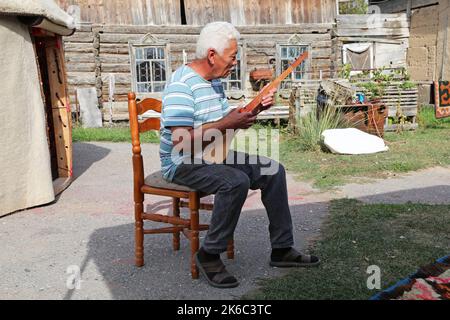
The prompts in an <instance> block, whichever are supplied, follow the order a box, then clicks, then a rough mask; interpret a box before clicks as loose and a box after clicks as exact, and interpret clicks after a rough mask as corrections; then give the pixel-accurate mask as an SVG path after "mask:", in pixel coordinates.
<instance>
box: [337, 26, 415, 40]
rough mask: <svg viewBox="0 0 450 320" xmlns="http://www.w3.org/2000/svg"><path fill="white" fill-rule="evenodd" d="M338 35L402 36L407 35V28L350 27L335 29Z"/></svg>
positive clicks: (405, 36)
mask: <svg viewBox="0 0 450 320" xmlns="http://www.w3.org/2000/svg"><path fill="white" fill-rule="evenodd" d="M337 36H338V37H361V36H365V37H369V36H370V37H373V36H397V37H402V38H407V37H409V29H408V28H395V29H392V28H377V29H363V28H352V29H343V28H339V29H337Z"/></svg>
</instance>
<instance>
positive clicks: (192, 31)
mask: <svg viewBox="0 0 450 320" xmlns="http://www.w3.org/2000/svg"><path fill="white" fill-rule="evenodd" d="M332 28H333V25H332V24H330V23H325V24H320V23H310V24H291V25H285V24H283V25H259V26H250V25H249V26H237V27H236V29H237V30H238V31H239V32H240V33H241V34H249V33H259V34H261V33H267V34H278V33H313V32H315V33H327V32H329V30H330V29H332ZM201 29H202V26H189V25H186V26H151V25H150V26H136V25H121V26H118V25H116V26H114V25H105V26H103V27H101V28H98V29H94V31H102V32H103V33H104V34H108V33H130V34H133V33H143V34H146V33H152V34H155V35H157V34H187V35H198V34H200V31H201Z"/></svg>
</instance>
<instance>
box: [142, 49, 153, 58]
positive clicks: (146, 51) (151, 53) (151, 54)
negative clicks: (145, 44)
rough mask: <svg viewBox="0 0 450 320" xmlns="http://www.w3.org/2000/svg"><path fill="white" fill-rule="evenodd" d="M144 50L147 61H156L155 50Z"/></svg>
mask: <svg viewBox="0 0 450 320" xmlns="http://www.w3.org/2000/svg"><path fill="white" fill-rule="evenodd" d="M144 50H145V58H146V59H155V56H156V54H155V48H145V49H144Z"/></svg>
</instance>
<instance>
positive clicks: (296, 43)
mask: <svg viewBox="0 0 450 320" xmlns="http://www.w3.org/2000/svg"><path fill="white" fill-rule="evenodd" d="M283 47H305V49H306V50H305V51H308V58H307V59H306V60H305V61H304V62H302V64H300V66H298V67H297V68H301V67H302V66H303V70H304V73H303V77H302V79H294V77H293V72H291V74H290V75H289V76H288V77H287V78H286V79H285V80H284V81H283V82H286V81H290V82H291V83H294V82H301V81H303V80H306V79H308V78H309V76H308V72H307V71H308V70H309V69H310V65H311V57H312V54H311V45H309V44H306V43H303V42H301V41H300V39H299V37H298V36H297V35H294V36H292V37H291V38H290V39H289V41H288V42H287V43H278V44H277V45H276V72H277V76H279V75H280V74H281V73H282V72H283V71H284V70H281V61H282V60H286V59H284V58H282V57H281V49H282V48H283ZM292 62H294V60H292V61H291V62H290V64H292ZM290 64H289V65H290ZM287 90H290V89H289V88H282V89H280V91H287Z"/></svg>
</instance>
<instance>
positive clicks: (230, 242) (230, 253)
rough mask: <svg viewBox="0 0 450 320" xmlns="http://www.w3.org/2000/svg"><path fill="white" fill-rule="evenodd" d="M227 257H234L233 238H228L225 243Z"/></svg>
mask: <svg viewBox="0 0 450 320" xmlns="http://www.w3.org/2000/svg"><path fill="white" fill-rule="evenodd" d="M227 258H228V259H234V240H233V239H231V240H228V244H227Z"/></svg>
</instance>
